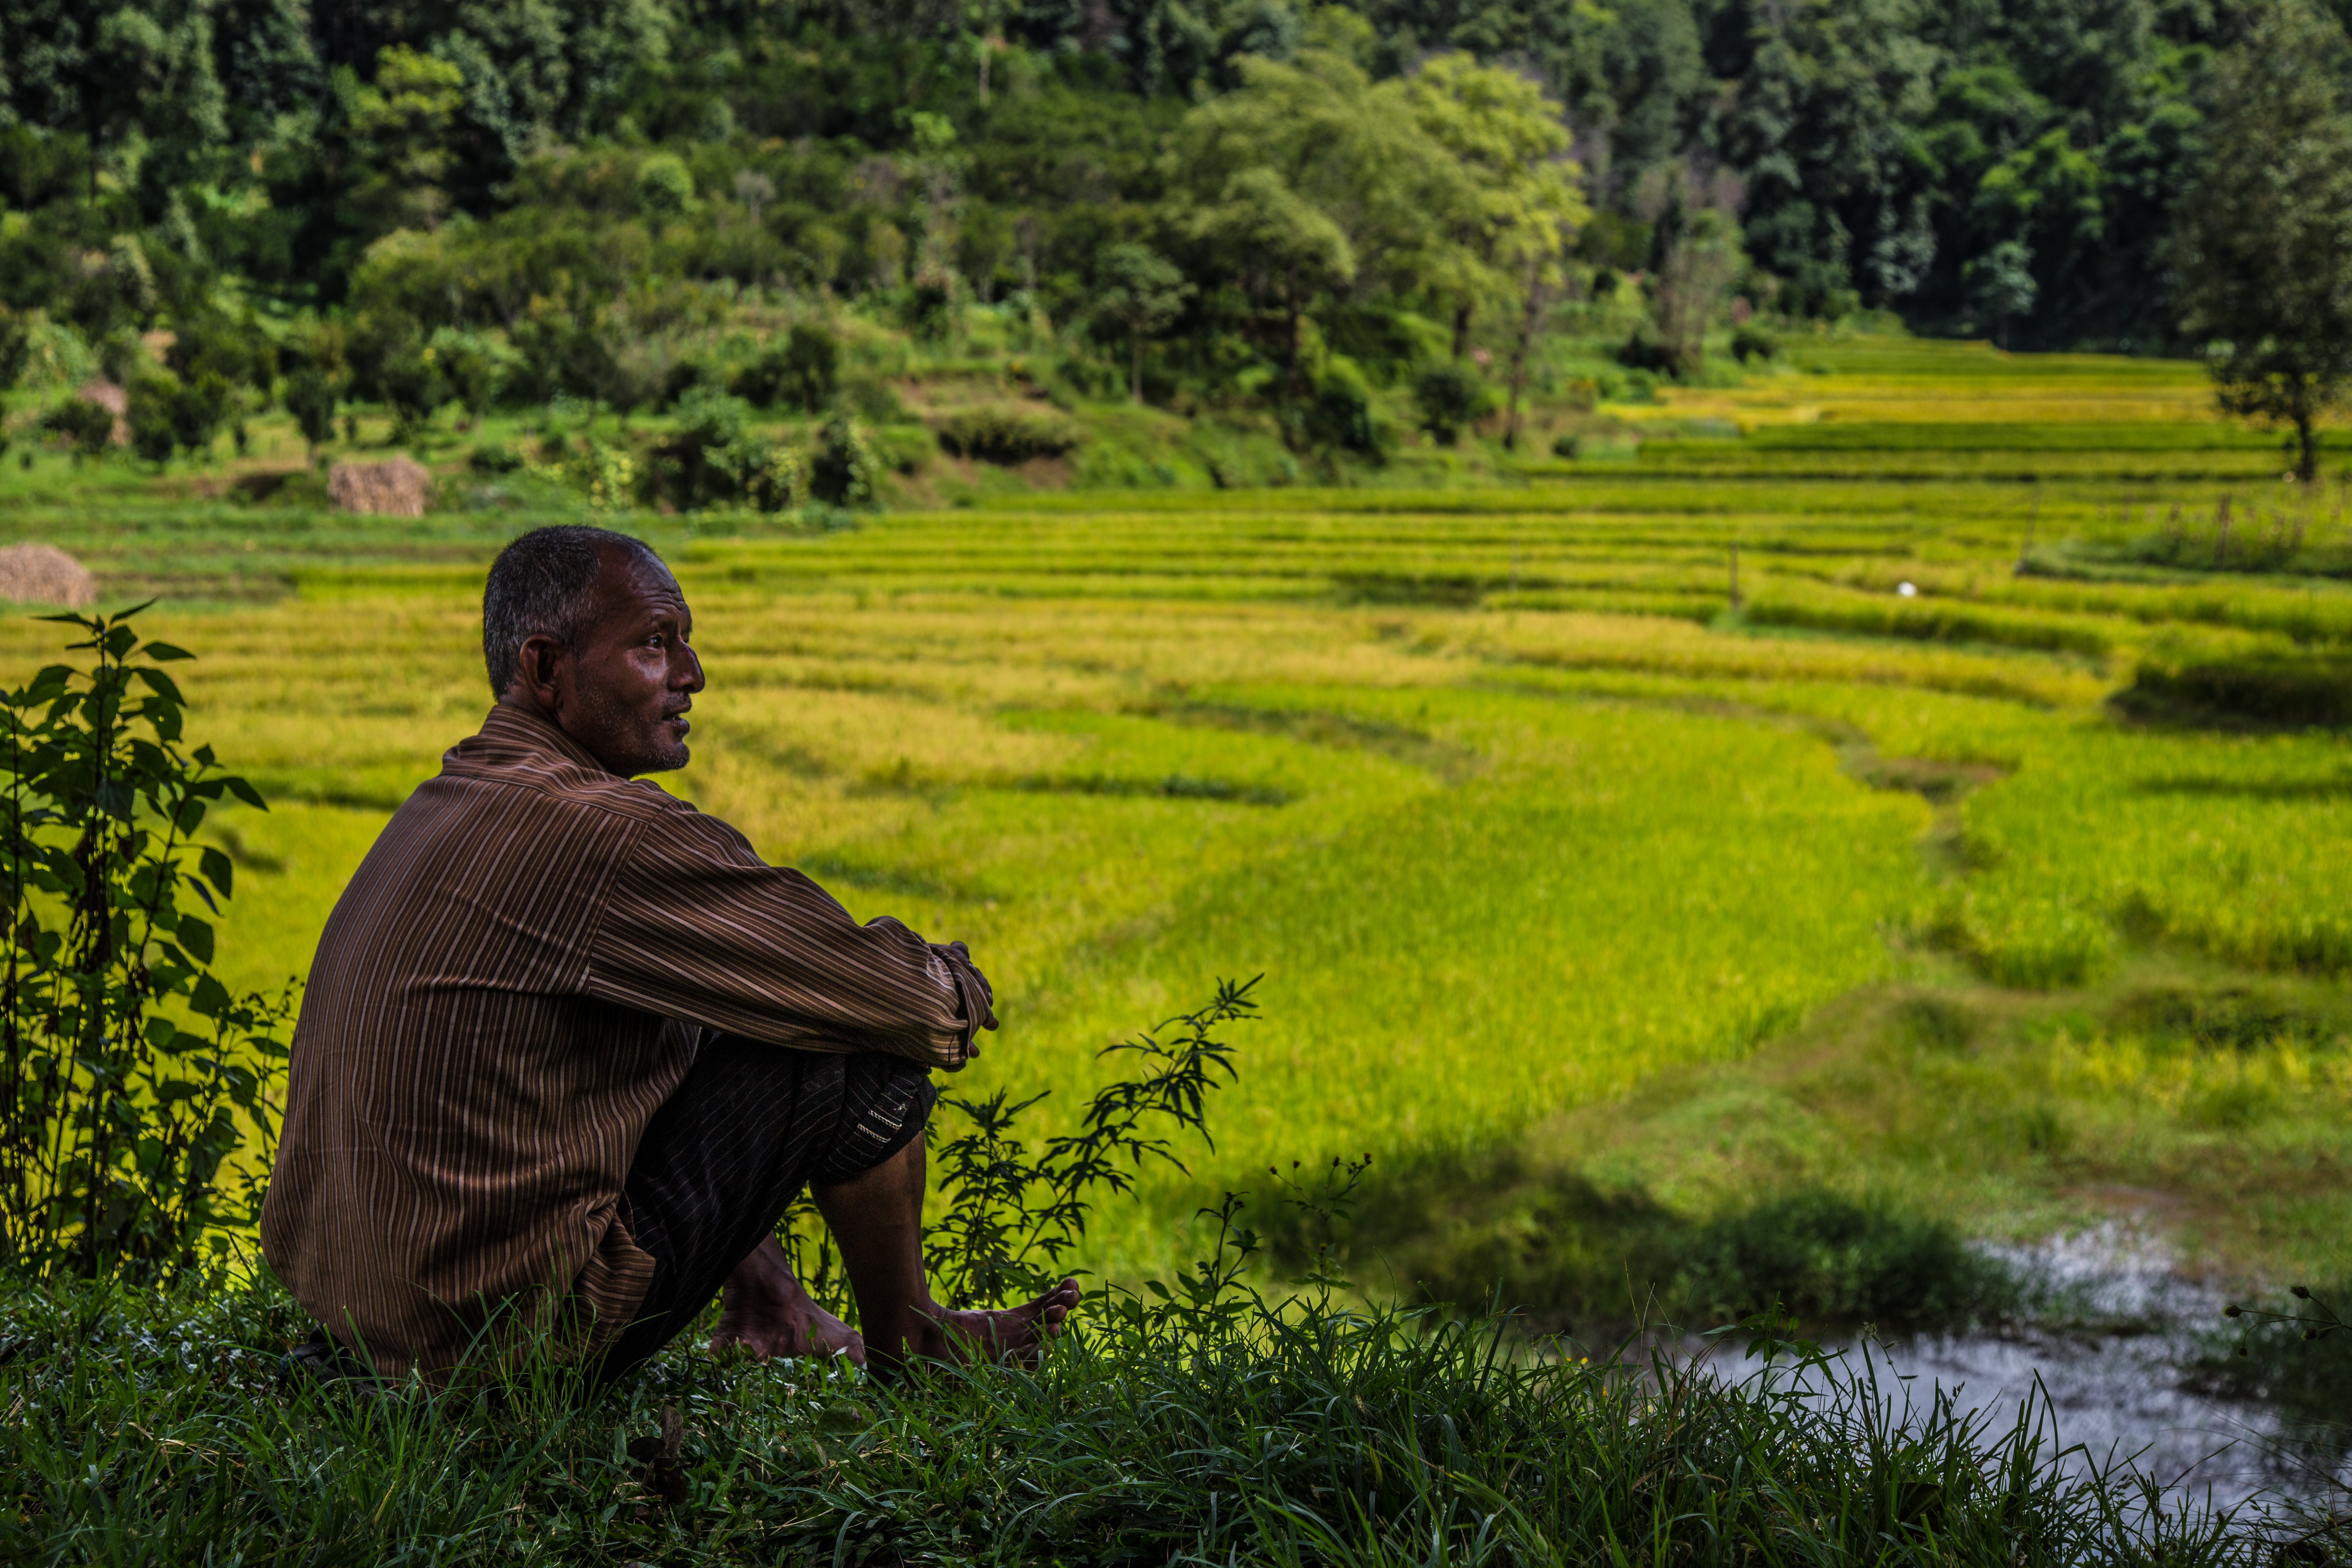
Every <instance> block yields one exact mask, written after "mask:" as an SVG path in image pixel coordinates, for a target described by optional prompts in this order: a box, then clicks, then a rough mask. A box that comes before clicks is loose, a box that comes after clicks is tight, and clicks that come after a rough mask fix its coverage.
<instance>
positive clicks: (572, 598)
mask: <svg viewBox="0 0 2352 1568" xmlns="http://www.w3.org/2000/svg"><path fill="white" fill-rule="evenodd" d="M606 548H614V549H620V550H626V551H629V552H634V553H635V554H637V555H639V556H642V557H643V558H645V559H646V560H647V561H651V562H653V563H655V564H656V565H659V564H660V563H661V557H660V556H658V555H656V554H655V553H654V549H653V546H652V545H650V544H647V543H646V542H645V541H644V540H642V539H632V538H630V537H629V536H628V535H627V534H625V533H615V532H614V531H612V530H611V529H609V528H587V527H583V526H581V525H578V524H571V525H566V526H564V527H560V528H534V529H532V530H531V531H530V532H529V533H526V534H524V535H523V536H522V537H520V539H517V540H516V541H515V542H513V543H511V544H509V545H508V546H507V547H506V548H505V549H504V550H501V551H499V558H498V560H497V561H495V562H494V563H491V566H490V580H489V583H488V585H487V586H486V587H484V588H483V590H482V662H483V663H484V664H486V665H488V667H489V672H490V695H491V696H492V697H493V698H499V697H504V696H505V695H506V694H507V688H508V687H509V686H512V685H513V684H514V679H515V671H516V669H517V668H518V667H519V666H520V663H521V660H522V645H523V644H524V643H526V642H528V641H529V640H530V639H531V638H532V637H552V638H554V639H555V641H556V642H557V643H559V644H561V645H562V647H566V648H570V647H576V646H577V645H578V643H579V641H580V637H581V634H582V633H583V632H585V631H586V630H587V629H588V627H587V624H586V623H587V617H588V605H589V598H590V596H591V595H593V593H594V591H595V587H596V568H597V565H598V563H599V557H600V555H601V553H602V552H603V551H604V550H605V549H606Z"/></svg>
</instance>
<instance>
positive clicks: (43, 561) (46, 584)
mask: <svg viewBox="0 0 2352 1568" xmlns="http://www.w3.org/2000/svg"><path fill="white" fill-rule="evenodd" d="M0 599H10V600H14V601H15V602H16V603H17V604H19V605H66V606H67V607H68V608H70V609H77V610H79V609H85V608H87V607H89V605H92V604H95V603H96V602H97V600H98V580H97V579H96V578H94V577H92V576H91V575H90V574H89V567H87V566H84V565H83V564H82V563H80V562H79V561H77V560H75V559H74V558H73V557H72V556H70V555H68V554H67V553H66V552H64V551H62V550H59V549H58V547H57V546H56V545H54V544H11V545H9V546H7V547H6V548H5V549H0Z"/></svg>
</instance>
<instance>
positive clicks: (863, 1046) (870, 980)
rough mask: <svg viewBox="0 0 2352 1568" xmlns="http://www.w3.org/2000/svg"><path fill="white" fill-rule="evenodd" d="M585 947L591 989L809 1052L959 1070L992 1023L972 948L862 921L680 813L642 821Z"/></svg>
mask: <svg viewBox="0 0 2352 1568" xmlns="http://www.w3.org/2000/svg"><path fill="white" fill-rule="evenodd" d="M633 836H634V838H635V842H634V843H633V844H632V845H630V846H629V847H628V848H627V850H626V851H625V853H624V855H623V857H622V862H621V866H620V869H619V870H618V872H617V873H616V874H615V875H614V879H613V881H612V883H611V885H610V890H609V892H608V894H607V896H606V899H605V903H604V910H603V912H602V914H601V916H600V918H599V919H598V921H597V926H596V931H595V934H594V935H593V938H592V939H591V940H590V942H589V946H588V967H587V973H586V977H585V979H584V981H583V984H582V990H583V992H584V993H585V994H588V995H591V996H594V997H597V998H599V999H600V1000H603V1001H607V1002H614V1003H617V1004H619V1005H623V1006H627V1007H635V1008H636V1009H638V1010H640V1011H642V1012H646V1013H652V1014H656V1015H657V1016H664V1017H671V1018H680V1019H684V1020H686V1021H687V1022H688V1023H694V1024H700V1025H703V1026H707V1027H709V1028H713V1029H723V1030H727V1031H729V1032H730V1033H733V1034H738V1035H745V1036H749V1037H751V1038H752V1039H755V1040H767V1041H770V1042H772V1044H775V1045H779V1046H790V1047H794V1048H796V1049H800V1050H811V1051H835V1052H848V1051H886V1052H888V1053H890V1054H892V1055H895V1056H901V1057H906V1058H909V1059H910V1060H914V1061H918V1062H921V1063H924V1064H925V1065H927V1066H929V1067H936V1068H949V1069H950V1070H952V1069H954V1068H961V1067H962V1066H963V1064H964V1063H965V1062H966V1061H967V1060H969V1059H970V1058H971V1057H973V1056H975V1055H977V1054H978V1047H976V1045H975V1044H974V1042H973V1036H974V1034H975V1033H976V1032H977V1031H979V1030H981V1029H992V1028H994V1027H996V1015H995V1014H994V1013H993V1012H992V1010H991V1007H990V1004H991V1001H992V996H991V994H990V991H989V986H988V982H987V981H986V980H985V979H984V978H983V977H982V975H981V973H980V971H979V970H978V969H976V968H974V967H973V966H972V963H971V955H970V954H969V953H967V952H965V951H964V946H963V943H961V942H950V943H947V944H945V945H943V946H934V945H933V944H932V943H930V942H925V941H924V940H923V939H922V938H921V937H920V936H919V935H917V934H916V933H915V932H914V931H910V930H908V928H907V927H906V926H905V925H903V924H901V923H900V922H898V921H894V920H889V919H887V918H885V919H881V920H874V921H866V923H865V924H864V925H860V924H858V923H857V922H856V921H854V920H852V919H850V917H849V911H848V910H845V909H843V908H842V907H841V905H840V904H839V903H838V902H837V901H836V900H835V899H834V898H833V896H832V895H831V894H829V893H827V892H826V891H825V890H824V889H823V888H820V887H818V886H817V885H816V884H815V883H814V882H813V881H811V880H810V879H808V878H806V877H804V876H803V875H801V873H799V872H798V871H793V870H789V869H786V868H782V867H778V866H770V865H768V864H766V863H765V862H763V861H762V860H761V858H759V857H758V856H757V855H755V854H754V853H752V850H751V845H750V844H749V843H748V842H746V841H745V839H744V837H743V836H742V835H741V834H740V833H738V832H736V831H735V830H734V829H733V828H731V827H729V826H726V825H725V824H724V823H721V822H719V821H717V820H715V819H714V818H711V817H708V816H700V815H698V814H693V813H688V812H679V813H676V814H666V815H664V816H662V817H660V818H658V819H656V820H655V821H653V822H650V823H646V824H644V825H642V826H637V827H636V828H635V832H634V835H633Z"/></svg>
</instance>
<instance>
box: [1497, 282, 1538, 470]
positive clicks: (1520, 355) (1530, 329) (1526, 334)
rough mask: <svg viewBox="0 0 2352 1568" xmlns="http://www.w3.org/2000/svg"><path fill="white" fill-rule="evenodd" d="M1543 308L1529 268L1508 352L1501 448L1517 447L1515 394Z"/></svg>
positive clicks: (1524, 377)
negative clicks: (1515, 339) (1508, 402)
mask: <svg viewBox="0 0 2352 1568" xmlns="http://www.w3.org/2000/svg"><path fill="white" fill-rule="evenodd" d="M1543 307H1544V286H1543V280H1542V279H1539V278H1538V277H1537V276H1536V275H1535V271H1534V269H1533V268H1529V269H1528V299H1527V308H1526V309H1525V310H1522V311H1520V312H1519V341H1518V344H1517V347H1515V348H1514V349H1512V351H1511V413H1510V417H1509V419H1508V420H1507V421H1506V422H1505V424H1504V426H1503V450H1505V451H1506V452H1515V451H1517V450H1518V446H1519V397H1520V395H1521V394H1522V393H1524V392H1525V391H1526V390H1527V385H1528V350H1530V349H1531V348H1533V347H1534V346H1535V341H1536V323H1537V321H1539V320H1541V319H1542V316H1543Z"/></svg>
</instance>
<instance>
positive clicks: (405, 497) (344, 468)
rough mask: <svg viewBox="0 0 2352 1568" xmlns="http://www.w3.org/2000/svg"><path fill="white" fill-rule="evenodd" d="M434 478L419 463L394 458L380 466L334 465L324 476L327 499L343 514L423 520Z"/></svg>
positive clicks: (370, 464)
mask: <svg viewBox="0 0 2352 1568" xmlns="http://www.w3.org/2000/svg"><path fill="white" fill-rule="evenodd" d="M432 494H433V476H432V474H431V473H430V472H429V471H427V470H426V468H425V465H424V464H422V463H418V462H414V461H412V460H410V459H409V458H389V459H387V460H385V461H383V462H381V463H337V464H336V465H335V467H334V471H333V472H331V473H330V474H329V475H328V476H327V499H328V500H331V501H332V502H334V503H335V505H336V506H337V507H339V508H341V510H344V511H357V512H365V513H367V514H368V515H369V516H371V517H423V516H424V515H425V501H426V500H428V499H429V498H430V497H431V496H432Z"/></svg>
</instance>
